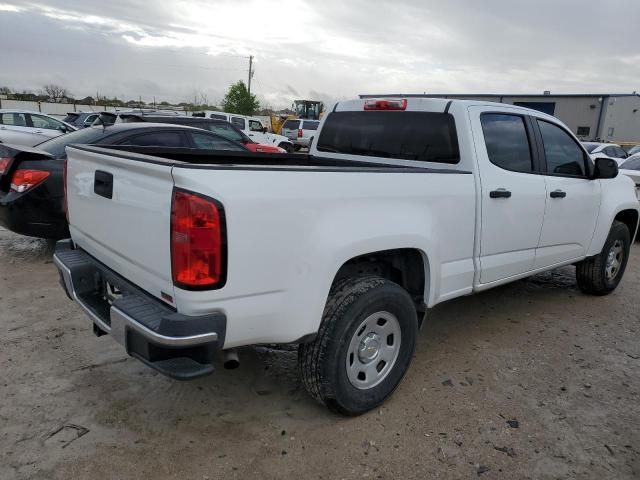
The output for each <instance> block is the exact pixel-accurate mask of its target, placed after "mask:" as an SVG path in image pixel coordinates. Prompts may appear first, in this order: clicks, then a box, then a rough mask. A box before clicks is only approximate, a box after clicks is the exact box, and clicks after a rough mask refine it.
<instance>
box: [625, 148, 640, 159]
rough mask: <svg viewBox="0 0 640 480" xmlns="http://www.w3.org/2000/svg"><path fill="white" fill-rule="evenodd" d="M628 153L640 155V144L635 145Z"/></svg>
mask: <svg viewBox="0 0 640 480" xmlns="http://www.w3.org/2000/svg"><path fill="white" fill-rule="evenodd" d="M627 154H628V155H629V156H630V157H631V156H633V155H640V145H636V146H634V147H631V148H630V149H629V150H628V151H627Z"/></svg>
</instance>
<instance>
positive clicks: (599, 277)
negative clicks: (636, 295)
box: [576, 220, 631, 295]
mask: <svg viewBox="0 0 640 480" xmlns="http://www.w3.org/2000/svg"><path fill="white" fill-rule="evenodd" d="M630 245H631V235H630V234H629V229H628V228H627V226H626V225H625V224H624V223H622V222H618V221H617V220H616V221H614V222H613V225H612V226H611V230H610V231H609V236H608V237H607V241H606V242H605V243H604V247H603V248H602V251H601V252H600V253H599V254H598V255H596V256H594V257H590V258H586V259H585V260H583V261H581V262H580V263H578V264H577V265H576V279H577V280H578V287H579V288H580V290H582V291H583V292H584V293H588V294H589V295H606V294H608V293H611V292H612V291H614V290H615V288H616V287H617V286H618V284H619V283H620V280H622V276H623V275H624V270H625V268H626V267H627V260H628V259H629V248H630Z"/></svg>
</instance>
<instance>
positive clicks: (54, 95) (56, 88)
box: [43, 83, 69, 103]
mask: <svg viewBox="0 0 640 480" xmlns="http://www.w3.org/2000/svg"><path fill="white" fill-rule="evenodd" d="M43 90H44V93H45V94H46V95H47V96H48V97H49V98H50V99H51V101H53V102H54V103H61V102H62V100H64V99H65V98H68V97H69V92H67V89H66V88H64V87H61V86H60V85H55V84H53V83H50V84H48V85H45V86H44V87H43Z"/></svg>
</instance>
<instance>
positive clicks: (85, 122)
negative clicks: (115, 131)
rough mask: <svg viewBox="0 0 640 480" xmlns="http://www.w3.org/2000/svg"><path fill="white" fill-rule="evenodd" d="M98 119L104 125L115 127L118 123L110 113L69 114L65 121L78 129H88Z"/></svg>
mask: <svg viewBox="0 0 640 480" xmlns="http://www.w3.org/2000/svg"><path fill="white" fill-rule="evenodd" d="M98 118H100V122H101V124H104V125H113V124H114V123H115V121H116V116H115V115H114V114H112V113H109V112H69V113H67V116H66V117H64V120H63V121H64V122H67V123H69V124H71V125H73V126H74V127H76V128H87V127H90V126H91V125H93V123H94V122H95V121H96V120H97V119H98Z"/></svg>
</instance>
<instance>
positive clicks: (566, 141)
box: [537, 120, 587, 177]
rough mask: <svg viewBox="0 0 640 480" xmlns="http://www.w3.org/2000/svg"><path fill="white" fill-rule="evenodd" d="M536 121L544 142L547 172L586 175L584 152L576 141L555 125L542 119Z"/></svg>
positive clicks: (577, 175)
mask: <svg viewBox="0 0 640 480" xmlns="http://www.w3.org/2000/svg"><path fill="white" fill-rule="evenodd" d="M537 121H538V126H539V127H540V133H541V135H542V142H543V144H544V155H545V158H546V160H547V173H549V174H552V175H571V176H576V177H584V176H586V175H587V169H586V154H585V153H584V151H583V150H582V148H580V146H579V145H578V143H577V142H576V141H575V140H574V139H573V138H572V137H571V136H570V135H569V134H568V133H567V132H566V131H564V130H563V129H562V128H560V127H558V126H557V125H554V124H553V123H550V122H546V121H544V120H537Z"/></svg>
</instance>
